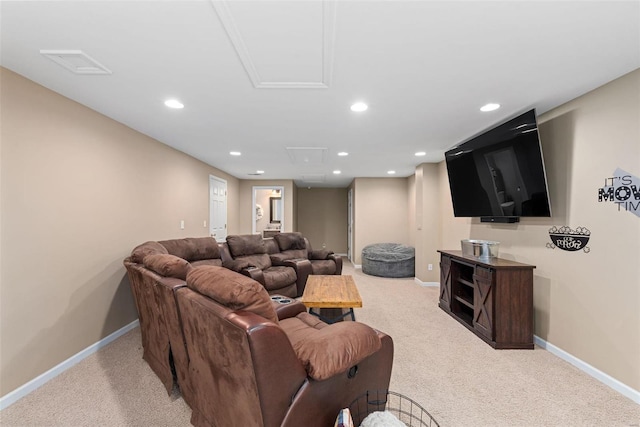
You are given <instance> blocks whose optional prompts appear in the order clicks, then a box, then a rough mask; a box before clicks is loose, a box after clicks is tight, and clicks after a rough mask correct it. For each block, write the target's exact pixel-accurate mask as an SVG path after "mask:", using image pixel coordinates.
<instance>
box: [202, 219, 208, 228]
mask: <svg viewBox="0 0 640 427" xmlns="http://www.w3.org/2000/svg"><path fill="white" fill-rule="evenodd" d="M202 226H203V227H204V228H207V220H206V219H205V220H204V222H203V223H202Z"/></svg>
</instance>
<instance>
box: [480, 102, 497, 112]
mask: <svg viewBox="0 0 640 427" xmlns="http://www.w3.org/2000/svg"><path fill="white" fill-rule="evenodd" d="M498 108H500V104H493V103H489V104H486V105H483V106H482V107H480V111H484V112H487V111H495V110H497V109H498Z"/></svg>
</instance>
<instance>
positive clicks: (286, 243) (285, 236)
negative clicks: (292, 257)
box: [273, 232, 307, 251]
mask: <svg viewBox="0 0 640 427" xmlns="http://www.w3.org/2000/svg"><path fill="white" fill-rule="evenodd" d="M273 238H274V239H275V241H276V242H278V246H279V247H280V250H281V251H288V250H290V249H307V245H306V244H305V241H304V237H303V236H302V233H298V232H292V233H280V234H276V235H275V236H273Z"/></svg>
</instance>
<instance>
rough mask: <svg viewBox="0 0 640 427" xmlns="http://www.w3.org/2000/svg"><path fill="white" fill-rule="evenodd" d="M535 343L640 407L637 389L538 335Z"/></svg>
mask: <svg viewBox="0 0 640 427" xmlns="http://www.w3.org/2000/svg"><path fill="white" fill-rule="evenodd" d="M533 342H534V343H535V344H536V345H538V346H540V347H541V348H543V349H545V350H547V351H548V352H550V353H552V354H554V355H556V356H558V357H559V358H560V359H562V360H564V361H566V362H569V363H570V364H572V365H573V366H575V367H576V368H578V369H580V370H581V371H582V372H584V373H586V374H587V375H590V376H592V377H593V378H595V379H596V380H598V381H600V382H601V383H603V384H605V385H607V386H609V387H611V388H612V389H614V390H615V391H617V392H618V393H620V394H622V395H623V396H625V397H628V398H629V399H631V400H632V401H634V402H635V403H637V404H639V405H640V391H638V390H635V389H633V388H631V387H629V386H628V385H626V384H624V383H622V382H620V381H618V380H617V379H615V378H613V377H611V376H610V375H607V374H605V373H604V372H602V371H601V370H599V369H597V368H594V367H593V366H591V365H589V364H588V363H586V362H584V361H582V360H580V359H578V358H577V357H575V356H574V355H572V354H570V353H567V352H566V351H564V350H562V349H561V348H558V347H556V346H555V345H553V344H550V343H548V342H546V341H545V340H543V339H542V338H540V337H539V336H537V335H534V336H533Z"/></svg>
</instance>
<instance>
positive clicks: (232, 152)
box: [229, 151, 242, 156]
mask: <svg viewBox="0 0 640 427" xmlns="http://www.w3.org/2000/svg"><path fill="white" fill-rule="evenodd" d="M229 154H231V155H232V156H241V155H242V153H241V152H239V151H229Z"/></svg>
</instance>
